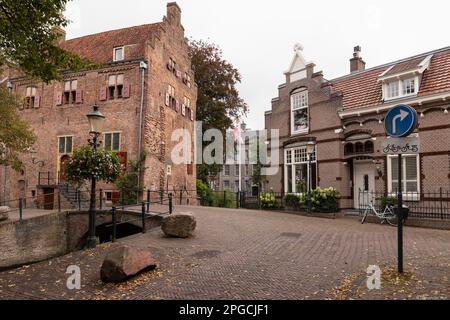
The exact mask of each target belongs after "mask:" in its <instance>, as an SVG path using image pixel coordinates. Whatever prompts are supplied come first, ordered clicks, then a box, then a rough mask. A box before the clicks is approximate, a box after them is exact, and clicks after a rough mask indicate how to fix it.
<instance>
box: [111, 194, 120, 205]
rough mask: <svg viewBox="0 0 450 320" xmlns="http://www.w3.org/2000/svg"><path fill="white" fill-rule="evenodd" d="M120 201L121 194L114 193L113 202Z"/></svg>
mask: <svg viewBox="0 0 450 320" xmlns="http://www.w3.org/2000/svg"><path fill="white" fill-rule="evenodd" d="M119 199H120V193H119V192H113V193H112V202H113V203H117V202H119Z"/></svg>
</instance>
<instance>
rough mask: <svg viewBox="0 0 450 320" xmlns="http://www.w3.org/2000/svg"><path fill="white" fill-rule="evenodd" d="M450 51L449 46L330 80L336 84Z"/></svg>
mask: <svg viewBox="0 0 450 320" xmlns="http://www.w3.org/2000/svg"><path fill="white" fill-rule="evenodd" d="M449 50H450V46H447V47H443V48H440V49H436V50H433V51H429V52H424V53H420V54H416V55H414V56H411V57H408V58H403V59H400V60H396V61H392V62H388V63H384V64H382V65H378V66H375V67H371V68H369V69H366V70H363V71H359V72H355V73H350V74H347V75H344V76H340V77H337V78H334V79H331V80H329V82H335V81H338V80H343V79H347V78H351V77H354V76H357V75H361V74H364V73H366V72H371V71H374V70H377V69H380V68H384V67H389V66H391V65H396V64H399V63H403V62H406V61H410V60H414V59H418V58H421V57H426V56H429V55H430V54H436V53H441V52H444V51H449Z"/></svg>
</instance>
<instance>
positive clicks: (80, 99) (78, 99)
mask: <svg viewBox="0 0 450 320" xmlns="http://www.w3.org/2000/svg"><path fill="white" fill-rule="evenodd" d="M75 103H76V104H81V103H83V90H77V92H76V93H75Z"/></svg>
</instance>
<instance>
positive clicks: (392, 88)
mask: <svg viewBox="0 0 450 320" xmlns="http://www.w3.org/2000/svg"><path fill="white" fill-rule="evenodd" d="M387 87H388V97H389V98H397V97H398V96H399V94H400V91H399V89H398V88H399V87H398V81H393V82H390V83H389V84H388V85H387Z"/></svg>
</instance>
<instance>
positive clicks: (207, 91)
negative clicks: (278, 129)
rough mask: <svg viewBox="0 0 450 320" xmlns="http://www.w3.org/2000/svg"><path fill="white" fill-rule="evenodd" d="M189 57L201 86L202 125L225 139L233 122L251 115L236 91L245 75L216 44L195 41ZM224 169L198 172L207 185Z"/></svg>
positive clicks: (206, 167) (199, 118)
mask: <svg viewBox="0 0 450 320" xmlns="http://www.w3.org/2000/svg"><path fill="white" fill-rule="evenodd" d="M189 56H190V58H191V59H192V68H193V70H194V72H195V82H196V83H197V85H198V97H197V116H196V118H197V121H202V123H203V132H205V131H206V130H208V129H218V130H220V131H222V133H223V134H224V136H225V132H226V130H227V129H229V128H230V127H231V126H232V124H233V121H234V120H235V119H239V118H240V117H242V116H243V115H245V114H246V113H247V112H248V106H247V104H246V103H245V101H244V100H243V99H242V98H241V97H240V96H239V92H238V90H237V88H236V85H237V84H238V83H240V82H241V75H240V73H239V71H238V70H237V69H236V68H234V66H233V65H232V64H231V63H229V62H227V61H226V60H224V59H223V57H222V51H221V49H220V48H219V47H218V46H217V45H215V44H210V43H207V42H205V41H191V42H190V46H189ZM203 147H205V145H204V146H203ZM220 169H221V166H220V165H205V164H201V165H199V166H198V168H197V177H198V178H199V179H201V180H203V181H205V182H207V181H208V177H209V176H210V175H216V174H218V172H219V171H220Z"/></svg>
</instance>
